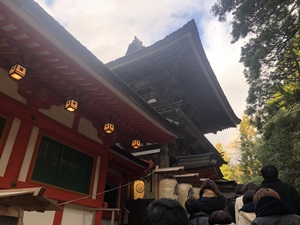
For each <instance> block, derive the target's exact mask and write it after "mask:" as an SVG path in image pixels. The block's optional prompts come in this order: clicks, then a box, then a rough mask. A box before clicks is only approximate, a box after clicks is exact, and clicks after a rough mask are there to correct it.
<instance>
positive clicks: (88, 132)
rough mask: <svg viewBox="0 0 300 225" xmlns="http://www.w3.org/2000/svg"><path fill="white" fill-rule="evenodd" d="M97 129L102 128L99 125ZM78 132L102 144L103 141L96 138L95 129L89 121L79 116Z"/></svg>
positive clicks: (96, 132)
mask: <svg viewBox="0 0 300 225" xmlns="http://www.w3.org/2000/svg"><path fill="white" fill-rule="evenodd" d="M99 129H102V128H101V127H100V126H99ZM78 133H80V134H82V135H84V136H86V137H88V138H90V139H92V140H94V141H96V142H98V143H101V144H103V141H102V140H100V139H99V138H98V131H97V129H96V128H95V127H94V126H93V124H92V122H91V121H89V120H87V119H86V118H84V117H81V118H80V120H79V126H78Z"/></svg>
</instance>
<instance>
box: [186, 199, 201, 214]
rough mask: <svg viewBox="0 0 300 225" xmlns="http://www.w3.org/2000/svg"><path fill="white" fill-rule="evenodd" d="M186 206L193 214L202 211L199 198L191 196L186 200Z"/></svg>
mask: <svg viewBox="0 0 300 225" xmlns="http://www.w3.org/2000/svg"><path fill="white" fill-rule="evenodd" d="M184 206H185V209H186V211H187V213H188V214H193V213H196V212H200V211H201V204H200V202H199V201H198V200H197V199H195V198H193V197H189V198H188V199H187V200H186V201H185V204H184Z"/></svg>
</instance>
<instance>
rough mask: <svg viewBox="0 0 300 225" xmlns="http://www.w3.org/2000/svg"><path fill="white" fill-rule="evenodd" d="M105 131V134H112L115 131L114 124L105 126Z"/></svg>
mask: <svg viewBox="0 0 300 225" xmlns="http://www.w3.org/2000/svg"><path fill="white" fill-rule="evenodd" d="M103 130H104V132H106V133H108V134H111V133H113V132H114V131H115V126H114V125H113V124H112V123H106V124H104V128H103Z"/></svg>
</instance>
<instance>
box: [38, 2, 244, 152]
mask: <svg viewBox="0 0 300 225" xmlns="http://www.w3.org/2000/svg"><path fill="white" fill-rule="evenodd" d="M36 2H38V3H39V4H40V5H41V6H42V7H43V8H44V9H45V10H46V11H47V12H48V13H49V14H50V15H52V16H53V17H54V18H55V19H56V20H57V21H58V22H59V23H60V24H62V25H63V26H64V27H65V28H66V29H67V30H68V31H69V32H70V33H71V34H72V35H73V36H74V37H75V38H76V39H78V40H79V41H80V42H81V43H82V44H83V45H84V46H86V47H87V48H88V49H89V50H90V51H92V52H93V53H94V54H95V55H96V56H97V57H98V58H99V59H100V60H101V61H102V62H104V63H107V62H109V61H111V60H114V59H117V58H119V57H122V56H124V55H125V53H126V50H127V47H128V45H129V44H130V43H131V42H132V40H133V38H134V36H137V37H138V38H139V39H140V40H141V41H142V42H143V45H144V46H149V45H151V44H153V43H154V42H156V41H159V40H161V39H163V38H164V37H165V36H166V35H168V34H170V33H172V32H174V31H176V30H177V29H179V28H180V27H182V26H183V25H184V24H185V23H187V22H188V21H190V20H192V19H195V21H196V23H197V25H198V30H199V33H200V37H201V40H202V43H203V47H204V49H205V52H206V55H207V57H208V60H209V61H210V64H211V66H212V68H213V70H214V72H215V74H216V76H217V78H218V80H219V83H220V85H221V87H222V89H223V91H224V93H225V95H226V96H227V99H228V100H229V103H230V104H231V106H232V108H233V109H234V111H235V113H236V114H237V115H238V116H239V117H241V115H242V112H243V111H244V109H245V102H246V96H247V90H248V86H247V84H246V82H245V79H244V76H243V74H242V70H243V67H242V65H241V64H240V63H239V57H240V47H241V43H236V44H234V45H232V44H230V26H229V22H230V21H229V22H227V23H220V22H218V21H217V18H214V17H213V16H212V14H211V13H210V8H211V6H212V5H213V3H214V2H215V0H214V1H213V0H201V1H199V0H185V1H182V0H171V1H170V0H159V1H146V0H126V1H122V0H84V1H82V0H72V1H69V0H36ZM50 3H51V4H50ZM236 132H237V131H236V129H227V130H225V131H223V132H219V133H218V134H217V135H207V136H208V138H209V139H210V140H211V141H212V143H213V144H215V143H216V142H217V141H221V142H222V143H223V145H224V146H226V145H228V144H229V143H230V141H231V139H232V138H234V137H235V136H236Z"/></svg>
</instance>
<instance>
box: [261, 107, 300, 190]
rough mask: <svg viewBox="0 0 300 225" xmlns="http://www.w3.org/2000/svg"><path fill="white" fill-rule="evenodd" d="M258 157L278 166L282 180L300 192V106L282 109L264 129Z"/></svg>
mask: <svg viewBox="0 0 300 225" xmlns="http://www.w3.org/2000/svg"><path fill="white" fill-rule="evenodd" d="M256 155H257V157H258V158H259V160H260V161H261V162H262V163H263V164H267V163H272V164H274V165H276V166H277V168H278V170H279V175H280V178H281V179H282V180H283V181H285V182H287V183H289V184H291V185H293V186H294V187H296V188H297V189H298V191H300V171H299V167H300V104H297V105H295V106H294V107H293V108H291V109H290V110H286V109H284V108H282V109H280V111H279V112H278V113H277V115H276V116H274V117H273V118H272V119H270V120H269V121H268V122H267V123H266V125H265V126H264V127H263V135H262V137H261V139H260V141H259V143H258V145H257V149H256Z"/></svg>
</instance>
